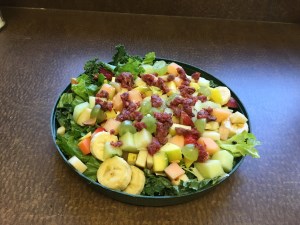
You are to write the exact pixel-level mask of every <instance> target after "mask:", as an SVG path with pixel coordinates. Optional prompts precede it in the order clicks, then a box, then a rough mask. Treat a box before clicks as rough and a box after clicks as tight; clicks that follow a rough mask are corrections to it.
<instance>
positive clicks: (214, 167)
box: [194, 160, 225, 179]
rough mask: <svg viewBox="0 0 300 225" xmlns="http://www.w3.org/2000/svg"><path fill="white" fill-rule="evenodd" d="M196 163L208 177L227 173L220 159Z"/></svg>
mask: <svg viewBox="0 0 300 225" xmlns="http://www.w3.org/2000/svg"><path fill="white" fill-rule="evenodd" d="M194 165H195V167H196V169H197V170H198V171H199V173H200V174H201V175H202V176H203V177H204V178H206V179H212V178H215V177H218V176H222V175H224V174H225V173H224V170H223V168H222V165H221V162H220V161H219V160H207V161H206V162H204V163H198V162H197V163H194Z"/></svg>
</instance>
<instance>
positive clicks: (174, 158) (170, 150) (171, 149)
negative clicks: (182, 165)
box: [160, 142, 182, 162]
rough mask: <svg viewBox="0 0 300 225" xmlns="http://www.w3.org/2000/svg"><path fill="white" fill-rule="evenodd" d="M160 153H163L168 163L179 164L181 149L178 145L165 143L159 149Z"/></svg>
mask: <svg viewBox="0 0 300 225" xmlns="http://www.w3.org/2000/svg"><path fill="white" fill-rule="evenodd" d="M160 151H161V152H165V153H166V154H167V157H168V161H169V162H179V161H180V160H181V159H182V153H181V149H180V147H179V146H178V145H175V144H172V143H169V142H167V143H166V144H165V145H164V146H162V147H161V148H160Z"/></svg>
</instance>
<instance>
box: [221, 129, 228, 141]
mask: <svg viewBox="0 0 300 225" xmlns="http://www.w3.org/2000/svg"><path fill="white" fill-rule="evenodd" d="M219 133H220V139H221V140H222V141H225V140H227V139H228V137H229V129H228V128H226V127H225V126H224V125H222V126H220V128H219Z"/></svg>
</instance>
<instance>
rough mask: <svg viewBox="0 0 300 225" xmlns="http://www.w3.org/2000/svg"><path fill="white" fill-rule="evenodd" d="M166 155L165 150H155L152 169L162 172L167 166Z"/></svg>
mask: <svg viewBox="0 0 300 225" xmlns="http://www.w3.org/2000/svg"><path fill="white" fill-rule="evenodd" d="M168 163H169V162H168V157H167V155H166V153H165V152H161V151H159V152H157V153H155V154H154V155H153V171H154V172H162V171H164V169H165V168H166V167H167V166H168Z"/></svg>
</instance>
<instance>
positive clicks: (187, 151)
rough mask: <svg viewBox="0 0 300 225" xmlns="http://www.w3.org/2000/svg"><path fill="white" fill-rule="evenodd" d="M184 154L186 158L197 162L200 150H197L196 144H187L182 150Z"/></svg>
mask: <svg viewBox="0 0 300 225" xmlns="http://www.w3.org/2000/svg"><path fill="white" fill-rule="evenodd" d="M182 154H183V156H184V157H185V158H187V159H189V160H191V161H196V160H197V159H198V154H199V153H198V149H197V148H195V145H194V144H187V145H185V146H183V148H182Z"/></svg>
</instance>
